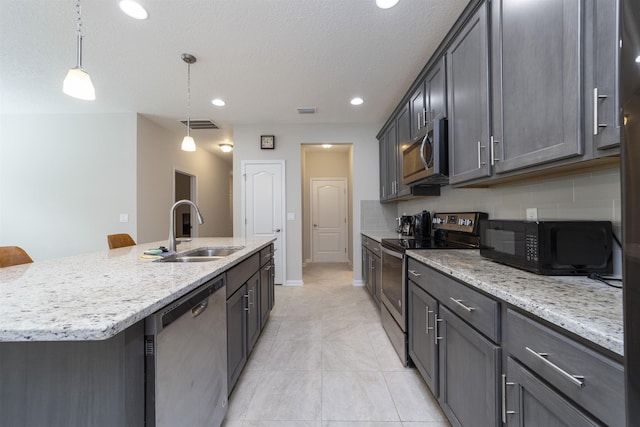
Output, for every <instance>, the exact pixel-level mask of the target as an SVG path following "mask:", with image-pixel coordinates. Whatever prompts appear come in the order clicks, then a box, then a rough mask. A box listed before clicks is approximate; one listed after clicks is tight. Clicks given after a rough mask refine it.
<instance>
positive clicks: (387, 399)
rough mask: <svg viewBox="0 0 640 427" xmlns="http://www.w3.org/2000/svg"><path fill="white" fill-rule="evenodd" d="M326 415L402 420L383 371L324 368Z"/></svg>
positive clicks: (329, 417) (338, 418) (344, 418)
mask: <svg viewBox="0 0 640 427" xmlns="http://www.w3.org/2000/svg"><path fill="white" fill-rule="evenodd" d="M322 419H323V420H327V421H329V420H336V421H399V417H398V413H397V411H396V408H395V406H394V404H393V400H392V398H391V394H389V390H388V389H387V385H386V383H385V381H384V377H383V375H382V373H381V372H366V371H341V372H334V371H323V372H322Z"/></svg>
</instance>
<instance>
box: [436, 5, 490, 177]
mask: <svg viewBox="0 0 640 427" xmlns="http://www.w3.org/2000/svg"><path fill="white" fill-rule="evenodd" d="M487 38H488V36H487V9H486V5H485V4H484V3H483V4H482V6H480V7H479V8H478V10H477V11H476V12H475V13H474V15H473V16H472V17H471V18H470V19H469V21H468V22H467V23H466V24H465V26H464V27H463V28H462V30H461V31H460V33H459V34H458V35H457V36H456V38H455V39H454V40H453V41H452V43H451V46H450V47H449V49H448V50H447V60H448V63H447V73H448V76H447V91H448V111H449V115H448V117H449V182H450V183H451V184H456V183H460V182H464V181H469V180H471V179H475V178H481V177H486V176H489V174H490V172H491V170H490V165H489V151H490V150H488V146H489V94H488V93H489V61H488V57H489V51H488V43H487Z"/></svg>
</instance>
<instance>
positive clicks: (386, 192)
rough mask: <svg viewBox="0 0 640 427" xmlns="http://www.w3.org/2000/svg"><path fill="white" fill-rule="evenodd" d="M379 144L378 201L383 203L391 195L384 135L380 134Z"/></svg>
mask: <svg viewBox="0 0 640 427" xmlns="http://www.w3.org/2000/svg"><path fill="white" fill-rule="evenodd" d="M378 144H379V149H380V151H379V156H380V159H379V160H380V161H379V163H380V167H379V169H380V201H381V202H383V201H385V200H387V199H388V198H389V196H390V193H391V188H390V187H389V178H388V177H387V175H388V173H387V157H388V154H387V138H386V133H385V134H382V136H381V137H380V139H379V140H378Z"/></svg>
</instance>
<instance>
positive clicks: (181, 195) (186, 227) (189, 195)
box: [173, 170, 197, 237]
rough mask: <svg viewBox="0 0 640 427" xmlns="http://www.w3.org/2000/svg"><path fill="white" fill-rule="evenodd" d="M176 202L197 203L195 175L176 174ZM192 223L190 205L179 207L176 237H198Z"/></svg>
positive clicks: (176, 219)
mask: <svg viewBox="0 0 640 427" xmlns="http://www.w3.org/2000/svg"><path fill="white" fill-rule="evenodd" d="M174 174H175V176H174V202H177V201H178V200H191V201H192V202H195V200H194V199H195V186H196V185H195V180H196V177H195V176H194V175H190V174H188V173H185V172H180V171H177V170H176V171H175V172H174ZM194 225H195V224H194V223H193V221H192V214H191V207H190V206H188V205H182V206H178V207H177V208H176V215H175V223H174V224H173V226H174V227H175V232H176V237H196V231H197V230H194V228H193V227H194Z"/></svg>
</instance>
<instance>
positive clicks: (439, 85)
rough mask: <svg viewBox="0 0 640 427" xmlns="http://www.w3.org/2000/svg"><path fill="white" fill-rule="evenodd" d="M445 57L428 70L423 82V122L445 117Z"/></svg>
mask: <svg viewBox="0 0 640 427" xmlns="http://www.w3.org/2000/svg"><path fill="white" fill-rule="evenodd" d="M446 59H447V57H446V56H445V55H442V57H441V58H440V59H439V60H438V61H437V62H436V63H435V64H434V66H433V68H431V70H429V73H428V74H427V78H426V80H425V107H426V110H427V112H426V119H425V122H427V123H428V122H430V121H432V120H433V119H434V118H436V117H447V66H446V65H447V61H446Z"/></svg>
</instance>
